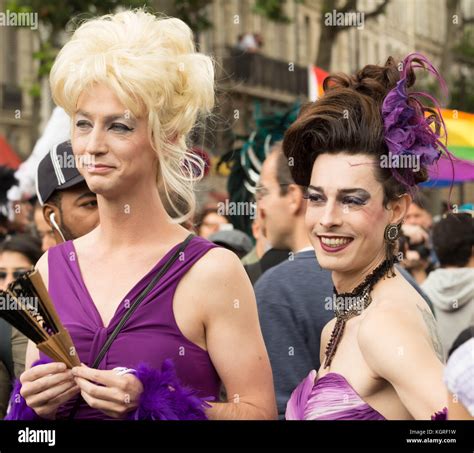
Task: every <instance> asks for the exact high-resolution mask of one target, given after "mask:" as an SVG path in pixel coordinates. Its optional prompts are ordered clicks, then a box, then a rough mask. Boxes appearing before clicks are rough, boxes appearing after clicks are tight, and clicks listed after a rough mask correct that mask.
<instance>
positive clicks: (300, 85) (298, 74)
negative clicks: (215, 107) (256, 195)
mask: <svg viewBox="0 0 474 453" xmlns="http://www.w3.org/2000/svg"><path fill="white" fill-rule="evenodd" d="M227 54H228V55H227V56H226V57H225V58H224V61H223V65H224V70H225V72H226V75H227V76H228V77H230V78H231V80H234V81H236V82H242V83H244V84H245V85H248V86H255V87H259V86H260V87H264V88H268V89H273V90H279V91H281V92H284V93H285V94H290V95H293V96H307V94H308V70H307V68H306V67H303V66H297V65H295V64H293V63H291V62H286V61H281V60H275V59H273V58H269V57H266V56H264V55H262V54H260V53H258V52H257V53H252V52H243V51H242V50H239V49H235V48H228V49H227Z"/></svg>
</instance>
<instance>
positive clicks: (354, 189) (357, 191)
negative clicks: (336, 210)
mask: <svg viewBox="0 0 474 453" xmlns="http://www.w3.org/2000/svg"><path fill="white" fill-rule="evenodd" d="M308 189H311V190H314V191H315V192H321V193H324V189H323V188H322V187H318V186H312V185H311V184H310V185H309V186H308ZM337 194H338V196H341V195H349V194H357V195H359V196H361V197H364V198H366V199H369V198H370V193H369V192H367V191H366V190H365V189H362V188H361V187H348V188H345V189H338V190H337Z"/></svg>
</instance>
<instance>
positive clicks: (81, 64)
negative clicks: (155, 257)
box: [50, 9, 214, 221]
mask: <svg viewBox="0 0 474 453" xmlns="http://www.w3.org/2000/svg"><path fill="white" fill-rule="evenodd" d="M95 83H103V84H105V85H107V86H108V87H109V88H110V89H111V90H113V91H114V93H115V94H116V96H117V97H118V98H119V100H120V102H121V103H122V104H123V105H124V106H125V107H126V108H127V109H128V110H129V111H130V112H131V114H133V115H134V116H135V117H136V118H141V117H145V118H146V117H147V119H148V134H149V138H150V143H151V144H152V146H153V148H154V150H155V152H156V153H157V155H158V161H159V170H158V181H157V185H158V186H159V187H160V190H162V191H163V192H164V193H165V194H166V197H167V201H168V202H169V204H170V205H171V207H172V208H173V210H174V211H175V213H176V216H174V217H175V220H176V221H183V220H185V219H187V218H189V217H190V216H191V215H192V213H193V212H194V209H195V204H196V202H195V198H194V185H195V183H196V182H197V181H198V180H199V179H200V177H201V175H202V174H203V165H204V163H203V161H202V159H200V158H199V157H197V156H196V155H194V154H193V153H191V152H190V151H189V150H188V148H187V137H188V134H189V133H190V132H191V130H192V128H193V126H194V125H195V123H196V121H197V119H198V118H199V117H200V115H201V114H206V113H210V111H211V110H212V108H213V106H214V67H213V61H212V59H211V58H210V57H208V56H206V55H203V54H201V53H198V52H196V50H195V45H194V40H193V34H192V31H191V29H190V28H189V27H188V26H187V25H186V24H185V23H184V22H183V21H182V20H180V19H175V18H166V17H157V16H155V15H153V14H150V13H148V12H145V11H144V10H142V9H138V10H134V11H125V12H119V13H117V14H108V15H105V16H102V17H99V18H94V19H90V20H88V21H86V22H84V23H82V24H81V25H80V26H79V27H78V28H77V29H76V31H75V32H74V34H73V35H72V37H71V39H70V40H69V41H68V42H67V43H66V44H65V45H64V47H63V48H62V49H61V51H60V52H59V54H58V56H57V58H56V60H55V62H54V65H53V68H52V70H51V74H50V84H51V93H52V96H53V100H54V101H55V103H56V104H57V105H58V106H60V107H62V108H63V109H64V110H65V111H66V112H67V113H68V114H69V115H70V116H71V118H72V117H73V114H74V113H75V111H76V108H77V101H78V99H79V96H80V95H81V93H82V92H83V91H84V90H85V89H87V88H89V87H90V86H91V85H93V84H95ZM176 200H180V203H179V207H178V206H177V204H176Z"/></svg>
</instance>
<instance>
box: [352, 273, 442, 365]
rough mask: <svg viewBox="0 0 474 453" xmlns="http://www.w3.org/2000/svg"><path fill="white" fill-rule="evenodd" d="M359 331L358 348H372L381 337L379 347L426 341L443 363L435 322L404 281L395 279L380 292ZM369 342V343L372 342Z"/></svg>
mask: <svg viewBox="0 0 474 453" xmlns="http://www.w3.org/2000/svg"><path fill="white" fill-rule="evenodd" d="M369 308H370V309H368V310H367V313H366V315H365V316H364V317H363V319H362V320H361V323H360V327H359V335H358V338H359V346H360V348H361V350H363V348H364V345H365V346H367V347H372V346H373V338H374V335H380V338H378V340H377V341H380V342H381V343H380V344H386V343H387V342H391V341H394V339H397V341H399V344H400V343H401V342H403V343H404V344H405V343H408V341H415V342H418V343H419V342H422V341H426V342H427V343H428V344H429V346H430V347H431V348H432V350H433V351H434V352H435V354H436V356H437V357H438V359H439V360H440V361H441V362H443V361H444V354H443V349H442V345H441V341H440V339H439V336H438V329H437V325H436V320H435V318H434V316H433V314H432V312H431V309H430V307H429V306H428V304H427V303H426V301H425V300H424V299H423V298H422V297H421V296H420V294H418V292H417V291H416V290H415V289H414V288H413V287H412V286H411V285H410V283H408V282H407V281H406V280H405V279H404V278H403V277H401V276H398V278H397V279H394V280H393V281H392V282H391V286H388V287H386V288H385V290H384V291H383V292H379V294H378V298H377V300H376V302H375V303H374V304H373V306H371V307H369ZM371 338H372V340H371ZM409 339H410V340H409Z"/></svg>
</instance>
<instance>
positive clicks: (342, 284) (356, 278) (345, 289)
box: [332, 252, 385, 294]
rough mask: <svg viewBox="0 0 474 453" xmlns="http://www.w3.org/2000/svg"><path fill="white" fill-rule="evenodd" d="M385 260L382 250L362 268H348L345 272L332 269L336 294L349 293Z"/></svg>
mask: <svg viewBox="0 0 474 453" xmlns="http://www.w3.org/2000/svg"><path fill="white" fill-rule="evenodd" d="M384 260H385V254H384V252H381V253H380V254H378V255H377V256H376V257H375V258H374V259H373V260H371V261H370V262H369V263H367V264H366V265H365V266H364V267H363V268H359V269H356V270H352V269H351V270H350V271H347V272H338V271H333V273H332V281H333V283H334V287H335V288H336V291H337V292H338V294H342V293H350V292H352V291H353V290H354V289H355V288H357V286H359V285H360V284H361V283H362V282H363V281H364V280H365V278H366V277H367V275H369V274H370V273H371V272H373V270H374V269H375V268H376V267H377V266H379V265H380V264H382V262H383V261H384Z"/></svg>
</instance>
